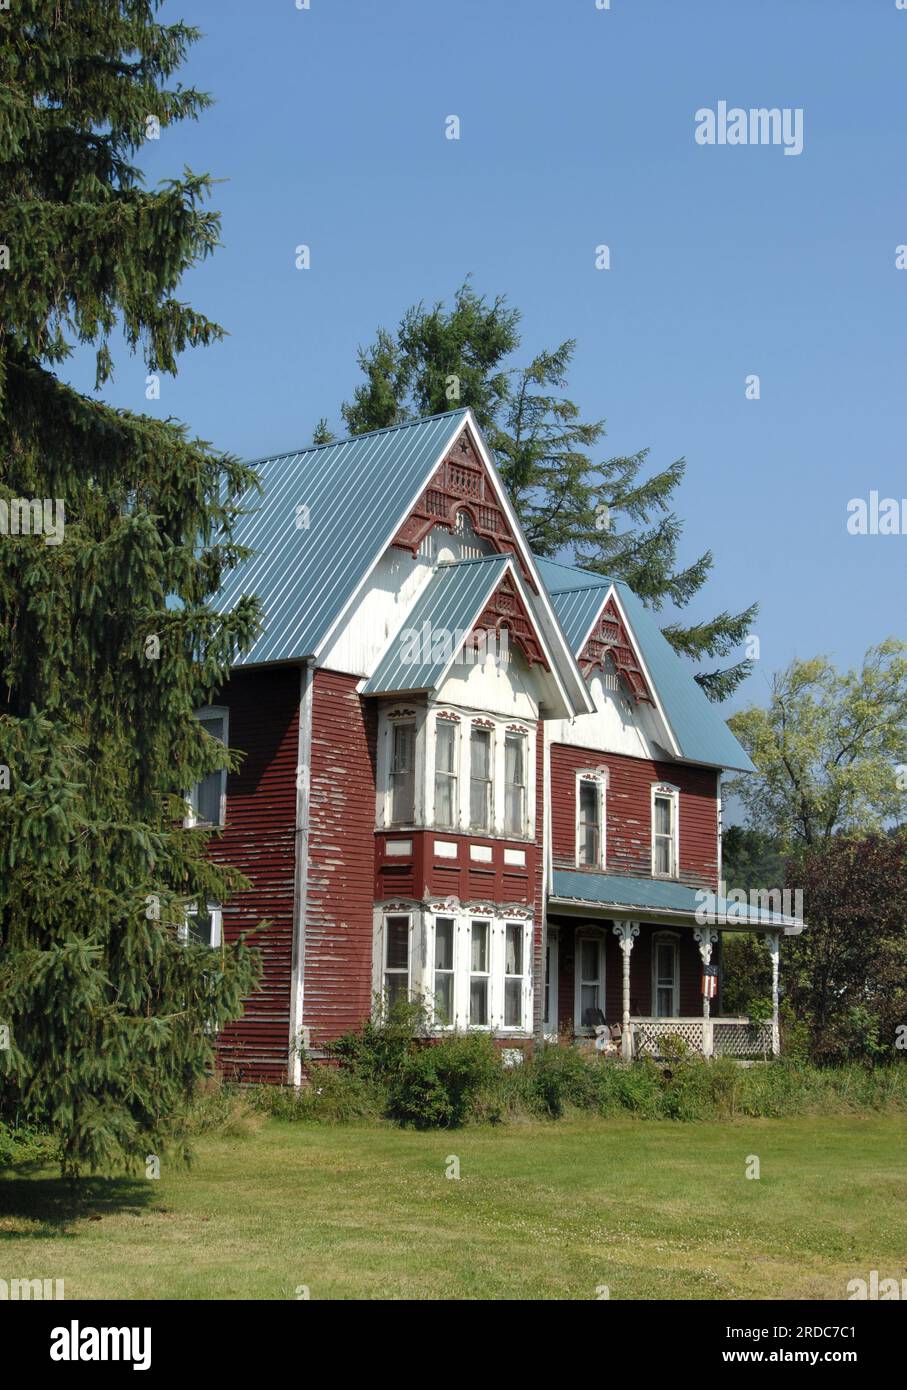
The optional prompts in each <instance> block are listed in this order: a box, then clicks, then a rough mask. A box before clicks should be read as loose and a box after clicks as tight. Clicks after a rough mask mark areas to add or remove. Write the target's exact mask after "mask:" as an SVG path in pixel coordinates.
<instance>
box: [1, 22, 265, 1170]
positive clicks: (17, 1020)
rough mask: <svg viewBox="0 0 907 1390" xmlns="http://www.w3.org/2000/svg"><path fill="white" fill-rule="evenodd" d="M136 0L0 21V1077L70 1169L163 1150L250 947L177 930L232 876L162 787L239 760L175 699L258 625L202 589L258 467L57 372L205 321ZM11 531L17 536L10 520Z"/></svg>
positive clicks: (224, 564) (183, 107)
mask: <svg viewBox="0 0 907 1390" xmlns="http://www.w3.org/2000/svg"><path fill="white" fill-rule="evenodd" d="M156 9H157V5H156V4H155V3H154V0H120V3H111V0H82V3H79V4H73V3H60V0H16V4H15V5H14V6H13V7H12V8H11V9H10V10H8V11H7V12H6V13H3V14H0V243H2V246H3V247H4V248H5V251H6V254H5V255H4V257H3V258H2V259H3V264H4V266H5V268H4V269H2V270H0V520H3V519H4V517H7V518H8V517H9V516H11V515H12V514H14V513H15V512H16V511H17V509H16V507H15V505H14V504H15V502H16V500H17V499H36V500H37V501H38V502H41V501H42V500H43V501H44V503H45V508H44V509H42V508H40V507H39V508H38V516H41V517H42V518H43V521H46V520H47V517H48V513H47V510H46V508H47V507H49V508H50V519H51V521H52V523H53V526H52V527H51V531H52V534H49V532H48V528H47V527H46V526H43V525H42V529H41V530H39V529H38V526H37V524H36V517H35V513H34V509H32V511H31V512H30V513H29V515H30V516H31V521H30V523H29V526H28V527H26V528H25V529H26V530H27V532H28V533H27V534H21V533H20V534H15V533H14V530H15V528H12V531H8V528H0V700H2V704H0V1024H2V1025H3V1028H4V1030H5V1033H6V1032H8V1035H9V1036H8V1044H9V1045H8V1046H6V1047H4V1048H2V1049H0V1075H2V1076H3V1078H4V1082H3V1088H4V1092H5V1094H6V1096H7V1098H9V1097H10V1096H13V1097H14V1098H15V1102H16V1104H17V1105H18V1106H20V1107H21V1108H23V1109H24V1110H25V1111H26V1112H31V1113H33V1114H35V1115H37V1116H40V1117H41V1118H42V1119H44V1120H45V1121H47V1122H49V1123H50V1124H51V1125H52V1126H53V1128H54V1130H55V1131H56V1133H57V1134H58V1135H59V1139H60V1146H61V1155H62V1166H63V1170H64V1172H65V1173H66V1174H68V1175H76V1174H78V1173H79V1172H80V1171H82V1170H83V1169H86V1168H101V1167H105V1168H106V1167H110V1166H114V1165H116V1164H118V1163H122V1162H127V1163H128V1162H134V1161H136V1160H143V1159H144V1157H145V1156H146V1155H147V1154H148V1153H150V1152H153V1153H160V1152H161V1150H162V1147H163V1145H164V1144H165V1143H166V1142H167V1140H168V1135H169V1136H170V1137H171V1140H172V1138H173V1136H174V1134H175V1133H176V1134H178V1132H179V1128H180V1115H181V1113H182V1112H183V1110H184V1108H185V1106H186V1104H187V1102H188V1100H189V1098H190V1096H191V1093H192V1091H193V1088H194V1086H195V1083H196V1081H197V1079H198V1078H199V1077H200V1076H201V1075H202V1074H203V1073H204V1072H205V1070H206V1069H207V1068H208V1067H209V1065H210V1062H211V1057H212V1030H213V1029H214V1028H216V1027H217V1026H219V1025H221V1024H223V1023H224V1022H226V1021H227V1020H229V1019H232V1018H235V1017H237V1016H238V1014H239V1013H240V1011H241V1002H240V1001H241V998H242V996H244V995H245V994H247V993H248V992H249V991H250V990H251V989H252V988H253V986H254V983H255V979H256V974H257V968H258V967H257V953H255V952H252V951H250V950H249V948H248V947H247V946H246V945H244V944H242V943H239V944H236V945H231V946H226V945H225V946H223V947H221V948H220V949H219V950H215V951H212V950H211V949H210V948H208V947H204V946H201V945H197V944H195V943H194V942H193V941H192V939H191V938H190V939H189V940H188V941H184V940H183V939H182V938H183V936H184V926H185V919H186V912H187V908H189V906H190V905H191V904H192V903H193V902H194V903H198V904H201V905H204V904H205V903H206V902H210V901H222V900H223V899H224V898H225V897H226V896H227V895H228V894H229V893H230V892H231V891H232V890H235V889H236V888H237V887H239V886H241V880H240V879H239V878H238V876H237V875H236V874H235V873H233V872H231V871H230V870H229V869H225V868H223V867H220V866H217V865H215V864H214V863H212V862H211V861H210V860H209V859H208V858H207V857H206V855H205V852H204V850H205V837H206V832H204V831H203V830H201V829H186V828H184V825H183V822H184V814H185V803H184V801H183V794H184V793H185V791H186V790H187V789H188V788H189V787H190V786H191V785H192V784H193V783H195V782H196V781H198V780H199V779H201V778H203V777H204V776H205V775H206V774H208V773H210V772H213V771H215V770H217V769H220V768H223V767H225V766H228V765H230V766H233V765H235V762H236V755H235V754H232V753H228V752H227V750H225V749H224V747H223V746H222V745H221V744H219V743H218V742H216V741H215V740H214V739H212V738H211V737H209V736H208V735H207V734H206V733H205V732H204V731H203V729H202V727H201V725H200V723H199V722H198V721H197V720H196V719H195V718H193V712H194V711H195V710H196V709H197V708H198V707H199V706H201V705H203V704H205V703H206V702H208V701H210V699H211V696H212V693H213V692H214V691H215V690H216V689H217V687H218V686H219V685H220V683H221V682H222V680H223V677H224V674H225V672H226V671H227V669H228V666H229V661H230V658H231V655H233V654H234V652H235V651H236V650H237V649H239V650H244V649H246V648H247V647H248V646H249V645H250V643H251V641H252V640H254V637H255V634H256V633H257V631H258V629H259V626H260V618H259V613H258V609H257V605H256V603H255V602H254V601H253V600H252V599H244V600H243V601H242V602H241V603H240V604H238V605H237V607H236V608H235V610H234V611H232V612H230V613H223V614H216V613H215V612H214V611H213V610H212V607H211V603H210V600H211V598H212V596H213V595H214V593H215V592H216V591H217V589H218V587H219V584H220V582H221V578H222V576H223V575H224V573H225V571H226V570H228V569H229V568H230V567H231V566H233V565H235V564H236V563H237V562H238V560H239V559H241V558H242V556H243V552H242V551H241V550H240V549H238V548H237V547H236V546H235V545H234V543H233V542H232V540H231V528H232V525H233V522H234V519H235V517H236V515H237V508H238V502H239V498H240V496H241V494H242V493H243V492H245V491H246V489H247V488H248V487H249V486H250V485H252V484H253V483H254V474H252V473H251V472H250V471H249V470H248V469H247V468H246V467H244V466H242V465H241V464H239V463H237V462H236V461H235V460H233V459H231V458H229V457H225V456H224V455H221V454H219V453H216V452H215V451H214V450H213V449H212V448H211V447H210V446H209V445H207V444H206V443H204V442H202V441H199V440H192V439H190V438H189V437H188V436H187V433H186V431H185V429H184V428H183V427H182V426H180V425H178V424H175V423H172V422H169V421H161V420H155V419H149V418H147V417H144V416H141V415H137V414H131V413H129V412H127V411H122V410H114V409H112V408H110V407H109V406H107V405H105V404H103V403H102V402H101V401H99V400H91V399H88V398H86V397H84V396H82V395H80V394H79V393H77V392H76V391H74V390H72V389H71V388H69V387H68V386H66V385H64V384H63V383H62V382H61V381H60V380H59V379H58V377H57V376H56V375H55V374H54V370H53V368H54V367H55V366H57V365H59V364H60V363H62V362H63V361H64V360H65V359H66V357H67V356H68V355H69V354H70V352H71V351H72V350H73V347H74V345H75V344H76V343H81V344H86V345H92V346H93V347H94V349H95V353H96V376H97V383H98V386H99V387H100V386H103V384H104V383H105V382H106V381H107V380H108V379H109V377H110V375H111V372H112V354H111V351H110V341H111V336H112V334H113V333H114V331H115V330H116V329H117V328H119V329H120V330H121V332H122V334H123V336H124V338H125V342H126V344H127V345H128V346H129V347H130V348H131V349H132V350H137V349H141V351H142V353H143V356H144V360H145V362H146V364H147V370H149V371H151V372H155V373H156V372H171V373H172V372H173V371H175V368H176V359H177V357H178V355H179V353H180V352H181V351H182V350H183V349H184V348H186V347H187V346H190V345H205V344H208V343H211V342H213V341H215V340H216V339H218V338H219V337H220V336H221V329H220V328H219V327H218V326H217V325H216V324H214V323H212V322H210V321H209V320H208V319H206V318H205V317H204V316H203V315H202V314H199V313H197V312H195V311H194V310H193V309H191V308H190V307H189V306H188V305H186V304H184V303H183V302H182V301H181V300H180V299H178V298H177V296H176V289H177V286H178V283H179V280H180V277H181V275H182V273H183V272H184V271H185V270H186V269H187V268H188V267H190V266H192V265H194V264H196V263H197V262H198V261H199V260H201V259H202V258H203V257H205V256H207V255H208V254H209V252H211V251H212V249H213V248H214V246H215V245H216V242H217V234H218V219H217V217H216V216H215V215H214V214H212V213H210V212H207V211H205V210H203V208H202V206H201V204H202V201H203V199H204V197H205V195H206V193H207V191H208V183H209V181H208V179H207V177H205V176H200V175H196V174H193V173H191V172H190V171H188V170H187V171H186V172H185V173H184V175H183V177H182V178H180V179H177V180H174V181H172V182H168V183H166V184H164V185H163V186H162V187H160V188H157V189H155V190H153V191H149V190H147V189H146V188H145V187H144V186H143V182H142V175H141V173H140V171H139V169H138V168H137V167H136V166H135V164H134V163H133V160H134V158H135V155H136V152H137V151H138V149H139V148H140V147H141V145H142V143H143V141H144V139H145V136H146V134H147V133H150V132H151V131H152V130H153V129H154V126H153V124H151V125H150V124H149V115H150V116H151V118H152V122H153V121H157V122H159V125H160V127H161V128H163V127H166V126H169V125H170V124H172V123H173V122H175V121H178V120H181V119H185V118H190V119H194V118H196V117H197V116H198V114H199V113H200V111H201V110H202V109H203V108H204V106H205V105H206V104H207V100H208V99H207V97H205V96H203V95H202V94H201V93H199V92H197V91H195V90H194V89H192V88H184V87H181V86H179V85H177V86H170V85H168V82H169V79H170V78H171V76H172V74H173V72H174V71H175V69H176V68H177V67H178V66H179V64H180V62H181V60H182V59H183V57H184V54H185V52H186V50H187V48H188V46H189V45H190V44H191V43H192V42H193V41H194V40H195V39H196V37H197V34H196V31H195V30H193V29H190V28H187V27H186V26H184V25H182V24H172V25H168V26H164V25H160V24H158V23H156V22H155V18H154V16H155V12H156ZM18 529H19V530H20V531H21V530H22V528H21V527H19V528H18Z"/></svg>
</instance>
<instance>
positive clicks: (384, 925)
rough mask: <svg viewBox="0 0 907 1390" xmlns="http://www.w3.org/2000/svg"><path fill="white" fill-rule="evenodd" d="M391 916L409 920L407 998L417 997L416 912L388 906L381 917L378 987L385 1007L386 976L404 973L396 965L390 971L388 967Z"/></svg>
mask: <svg viewBox="0 0 907 1390" xmlns="http://www.w3.org/2000/svg"><path fill="white" fill-rule="evenodd" d="M391 917H405V918H406V919H407V922H408V930H407V938H406V998H407V1000H409V1001H412V999H414V998H415V990H414V981H413V923H414V919H415V913H414V912H412V911H411V910H410V909H408V908H407V909H404V908H401V909H399V910H397V909H394V908H388V909H387V911H386V912H383V913H382V917H381V957H380V962H381V969H380V974H379V987H378V988H379V994H380V997H381V1001H382V1005H383V1007H384V1008H385V1009H386V1008H387V1007H388V1004H387V997H386V994H385V989H386V985H385V976H386V975H388V974H392V975H402V974H403V971H402V970H399V969H397V968H396V967H395V968H394V969H392V970H390V971H388V967H387V946H388V941H389V940H390V937H389V934H388V920H389V918H391Z"/></svg>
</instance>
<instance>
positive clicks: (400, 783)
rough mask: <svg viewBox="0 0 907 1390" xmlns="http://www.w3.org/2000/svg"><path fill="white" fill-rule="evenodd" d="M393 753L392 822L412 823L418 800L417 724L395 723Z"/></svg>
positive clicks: (397, 823) (399, 823) (396, 823)
mask: <svg viewBox="0 0 907 1390" xmlns="http://www.w3.org/2000/svg"><path fill="white" fill-rule="evenodd" d="M393 740H394V741H393V750H392V754H391V824H392V825H411V824H412V822H413V818H414V816H415V801H416V726H415V724H395V725H394V729H393Z"/></svg>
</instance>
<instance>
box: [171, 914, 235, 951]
mask: <svg viewBox="0 0 907 1390" xmlns="http://www.w3.org/2000/svg"><path fill="white" fill-rule="evenodd" d="M206 908H207V912H208V916H209V917H210V918H211V950H212V951H213V950H215V949H217V948H219V947H220V946H221V945H222V944H223V939H224V910H223V907H222V905H221V904H220V903H213V902H212V903H207V904H206ZM197 915H198V904H197V903H190V904H189V906H188V907H187V908H186V920H185V922H184V923H183V925H182V926H181V927H180V929H179V939H180V941H182V942H184V943H186V942H188V940H189V918H190V917H195V916H197Z"/></svg>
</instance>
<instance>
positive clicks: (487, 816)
mask: <svg viewBox="0 0 907 1390" xmlns="http://www.w3.org/2000/svg"><path fill="white" fill-rule="evenodd" d="M469 758H470V761H469V823H470V827H471V829H473V830H478V831H484V832H486V833H487V832H488V831H490V830H491V825H492V819H491V817H492V804H493V798H492V786H493V777H492V773H493V768H494V761H493V760H494V741H493V730H492V729H483V728H482V727H481V726H480V725H477V724H473V726H472V730H471V732H470V738H469Z"/></svg>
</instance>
